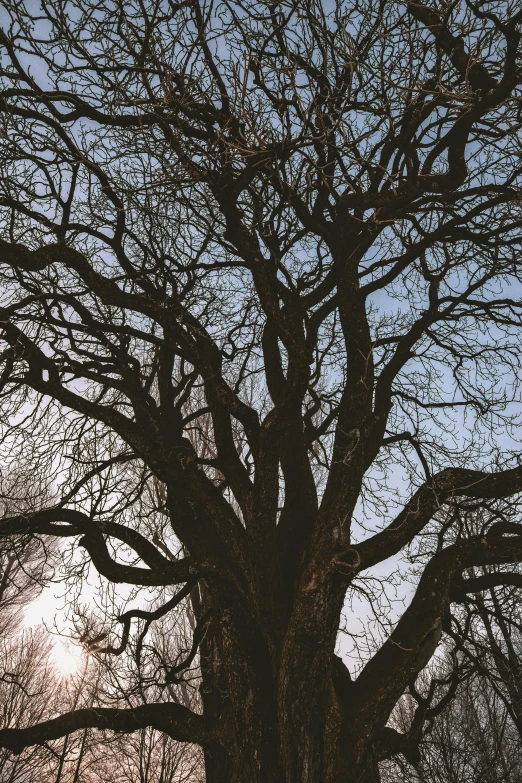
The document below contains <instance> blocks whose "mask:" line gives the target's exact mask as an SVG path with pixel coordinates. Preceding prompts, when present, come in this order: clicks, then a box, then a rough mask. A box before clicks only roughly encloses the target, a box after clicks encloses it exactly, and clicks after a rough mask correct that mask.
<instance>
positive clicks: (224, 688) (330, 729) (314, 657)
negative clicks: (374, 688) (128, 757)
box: [201, 580, 379, 783]
mask: <svg viewBox="0 0 522 783" xmlns="http://www.w3.org/2000/svg"><path fill="white" fill-rule="evenodd" d="M342 595H343V590H342V587H341V586H339V585H336V584H335V582H332V580H324V581H323V584H322V585H318V584H314V586H313V589H312V590H309V591H308V593H307V592H306V591H305V593H304V595H303V597H302V600H301V601H299V602H298V604H297V605H298V607H299V608H298V611H297V612H294V613H293V614H292V617H291V618H284V617H279V618H277V619H278V622H275V623H274V622H273V618H272V619H271V620H270V621H269V623H268V628H267V627H264V625H263V622H262V620H260V619H259V617H255V618H254V617H252V616H251V614H249V612H247V610H246V607H245V605H241V604H240V603H238V604H237V605H236V606H235V607H234V606H232V607H231V606H227V608H224V609H223V610H222V611H221V613H220V619H219V622H218V623H214V624H213V625H212V627H211V628H210V630H209V633H208V635H207V637H206V639H205V643H204V646H203V648H202V651H201V652H202V677H203V682H202V687H201V690H202V696H203V703H204V709H205V712H208V713H210V714H212V716H213V717H217V718H218V720H221V721H223V727H224V729H225V727H226V735H227V737H229V738H230V739H228V740H227V745H226V749H223V750H221V749H218V748H209V749H207V751H206V754H205V769H206V775H207V783H218V781H219V783H375V782H376V781H378V780H379V776H378V762H377V747H378V739H377V734H378V732H377V731H376V730H375V729H373V732H372V733H366V735H365V734H364V732H363V734H361V732H360V731H358V727H357V719H356V711H355V702H354V703H353V705H354V710H351V696H352V692H353V690H354V684H353V683H352V681H351V679H350V675H349V672H348V670H347V669H346V667H345V666H344V664H343V662H342V661H341V660H340V659H339V658H337V657H336V656H335V655H334V654H333V651H334V648H335V641H336V631H337V627H338V618H339V612H340V608H341V605H342ZM283 624H284V632H283V633H282V634H281V637H280V638H279V639H277V638H274V636H273V628H274V626H275V627H282V626H283ZM327 648H328V651H327ZM326 651H327V652H326ZM325 653H326V654H325Z"/></svg>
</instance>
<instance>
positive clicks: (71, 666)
mask: <svg viewBox="0 0 522 783" xmlns="http://www.w3.org/2000/svg"><path fill="white" fill-rule="evenodd" d="M52 658H53V661H54V664H55V666H56V669H57V671H58V674H60V675H61V676H62V677H72V676H74V675H75V674H76V673H77V671H78V670H79V669H80V667H81V665H82V664H83V663H84V662H85V655H84V652H83V650H81V649H80V648H79V647H77V646H76V645H73V644H67V643H66V642H63V641H57V642H56V644H55V645H54V648H53V651H52Z"/></svg>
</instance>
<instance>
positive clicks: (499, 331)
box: [0, 0, 522, 783]
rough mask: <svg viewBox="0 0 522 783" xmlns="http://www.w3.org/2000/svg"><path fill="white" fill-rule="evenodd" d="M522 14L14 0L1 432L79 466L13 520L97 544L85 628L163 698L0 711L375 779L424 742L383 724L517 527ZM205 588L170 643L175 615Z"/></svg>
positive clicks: (390, 6)
mask: <svg viewBox="0 0 522 783" xmlns="http://www.w3.org/2000/svg"><path fill="white" fill-rule="evenodd" d="M521 22H522V11H520V8H519V5H518V3H516V2H514V1H513V2H512V1H511V0H502V1H501V2H495V3H492V2H491V3H490V2H478V1H477V2H475V1H474V0H456V1H455V2H447V1H446V0H427V1H426V2H417V0H415V2H414V0H410V1H408V2H389V1H387V0H334V2H331V3H330V2H328V3H327V2H320V1H319V0H305V2H296V3H293V2H287V1H286V0H283V1H282V2H277V3H275V2H251V1H250V0H246V2H241V3H235V2H230V0H223V2H220V1H219V0H216V2H215V3H212V2H208V3H207V2H200V1H199V0H186V1H183V2H172V0H139V1H138V0H136V2H134V1H131V2H125V3H123V2H122V1H121V0H110V1H109V0H70V2H69V1H67V0H45V1H44V0H40V2H35V3H32V2H31V3H24V2H19V0H3V2H2V24H3V28H2V32H1V34H0V45H1V47H2V62H1V70H0V73H1V78H2V92H1V101H0V112H1V122H2V129H1V132H2V145H1V153H0V155H1V157H0V165H1V181H0V207H1V214H2V239H1V240H0V262H1V270H2V281H3V293H2V310H1V315H0V320H1V326H2V332H3V340H4V352H3V361H4V368H3V371H2V375H1V383H2V403H3V407H2V411H3V413H2V416H3V423H4V433H5V434H4V436H3V441H2V443H3V446H4V451H5V453H7V452H8V451H9V453H10V454H15V455H16V458H17V460H18V461H19V462H21V463H23V461H24V459H25V460H27V464H30V465H31V466H32V468H31V469H32V470H34V471H35V472H36V474H37V475H53V479H54V486H53V497H55V499H54V500H53V502H52V503H51V504H49V505H47V506H42V507H41V508H39V509H37V510H34V512H32V513H30V514H28V513H22V514H14V515H10V516H8V517H5V518H4V519H3V521H2V523H1V525H0V532H1V535H2V536H3V537H5V538H6V539H7V540H9V541H10V542H11V544H10V545H11V546H13V547H14V546H16V541H17V539H18V538H19V537H20V536H34V537H38V536H42V535H45V536H54V537H57V538H58V539H60V540H61V541H63V544H62V547H63V558H64V560H63V567H64V568H66V570H67V572H68V574H69V590H70V592H69V593H68V597H69V598H70V600H71V603H74V602H75V601H76V600H80V599H81V586H82V584H83V582H84V580H87V579H88V578H90V577H92V574H93V572H94V571H97V572H98V573H99V575H100V580H101V581H100V586H101V591H102V592H101V593H100V595H103V596H105V598H104V599H103V600H100V612H101V615H100V616H101V617H102V621H100V627H99V628H98V629H95V628H94V626H95V625H96V623H94V624H93V629H92V630H93V632H94V631H95V630H96V632H95V633H94V635H93V634H91V633H90V631H89V634H88V636H87V637H85V642H86V643H87V644H88V645H89V646H90V647H91V649H93V645H94V646H96V645H102V647H101V649H99V654H100V655H102V654H105V655H107V656H111V655H112V657H113V659H114V660H116V661H117V660H118V659H120V660H122V661H126V660H129V661H130V660H131V658H132V659H133V660H134V673H135V675H136V677H137V681H138V685H139V689H140V690H139V694H140V700H139V701H138V696H137V695H136V700H135V701H131V702H130V703H128V705H127V707H126V708H125V709H123V708H122V706H121V704H119V705H118V706H104V699H101V701H100V703H99V705H97V706H96V707H80V708H78V709H75V710H72V711H69V712H66V713H64V714H61V715H58V716H57V717H54V718H52V719H50V720H45V721H44V722H42V723H36V724H35V725H33V726H25V727H23V728H9V727H6V728H3V729H2V730H0V745H2V746H3V747H6V748H10V749H12V750H13V751H15V752H20V751H21V750H23V749H24V748H25V747H28V746H31V745H34V744H35V743H42V742H45V741H53V740H56V739H58V738H60V737H63V736H66V735H69V734H70V733H71V732H75V731H84V730H91V729H99V730H113V731H116V732H132V731H135V730H137V729H148V730H154V731H159V732H162V733H164V734H165V735H166V736H168V737H170V738H171V739H173V740H176V741H181V742H188V743H194V744H197V745H200V746H201V747H202V748H203V751H204V754H205V766H206V779H207V781H208V783H217V781H219V783H223V782H224V781H230V782H231V783H232V782H234V783H238V781H241V782H242V783H261V782H262V781H266V782H267V783H268V781H270V783H273V781H285V783H326V782H328V783H340V781H343V783H355V782H356V781H365V782H366V783H368V782H370V781H375V780H377V779H378V775H379V772H378V764H379V761H380V760H382V759H383V758H388V757H390V756H392V755H397V754H400V753H403V754H411V745H412V741H414V740H415V736H413V735H410V733H408V732H407V733H406V734H401V733H400V732H397V731H393V729H391V728H390V727H387V726H386V724H387V721H388V718H389V716H390V714H391V712H392V710H393V708H394V706H395V705H396V703H397V701H398V700H399V699H400V698H401V696H402V694H403V693H404V692H405V690H406V689H407V687H408V686H409V685H411V683H412V682H414V681H415V678H416V676H417V674H418V673H419V672H420V671H421V670H422V669H423V668H424V667H425V665H426V663H427V662H428V661H429V660H430V658H431V656H432V655H433V653H434V651H435V649H436V647H437V644H438V642H439V639H440V636H441V632H442V626H443V623H444V622H446V621H447V618H448V612H449V611H450V607H451V603H452V600H453V599H454V596H455V591H456V590H457V588H458V589H459V590H461V591H462V590H463V591H464V592H466V589H467V587H466V579H468V578H472V577H470V571H469V569H472V568H478V567H482V566H495V565H502V566H505V570H506V569H507V572H509V565H510V564H515V563H517V562H518V561H519V560H520V558H521V556H522V527H521V526H520V525H519V524H518V522H517V517H516V515H515V511H516V505H515V503H516V499H517V497H518V493H520V492H521V491H522V467H521V466H520V465H519V462H518V459H517V457H518V452H517V445H516V443H515V442H514V441H510V436H511V435H512V432H513V431H512V426H513V424H516V412H517V409H516V403H517V400H518V399H519V393H520V385H519V380H520V362H519V355H520V353H519V345H520V326H521V305H520V299H519V296H518V292H519V290H520V283H521V270H520V262H519V258H520V239H519V236H520V226H521V222H522V216H521V189H520V185H521V167H522V163H521V156H520V151H521V148H520V124H521V114H520V106H521V103H520V98H521V91H520V85H521V82H522V71H521V61H520V54H521V51H520V50H521V45H520V37H521V30H520V23H521ZM508 500H509V503H510V504H511V505H510V509H511V511H512V512H513V514H511V515H508V516H498V515H497V516H495V515H490V516H488V518H487V520H486V525H485V527H484V529H483V530H481V531H480V533H479V534H477V533H476V532H474V531H473V530H470V529H467V528H466V526H465V525H463V524H461V521H460V516H459V509H460V508H461V507H462V506H463V505H464V506H466V504H469V503H475V504H476V506H477V507H480V506H481V505H484V504H487V503H493V501H496V502H498V503H499V504H502V503H503V502H507V501H508ZM434 539H435V540H436V541H437V542H438V543H437V546H435V547H433V546H432V541H433V540H434ZM425 542H428V543H427V545H426V546H425ZM408 547H411V549H412V553H413V556H415V557H416V558H417V560H416V562H417V564H420V563H422V564H423V568H422V571H421V573H418V576H417V578H416V583H415V585H414V592H413V597H412V598H411V601H410V603H409V606H408V607H407V608H406V609H405V610H404V612H403V613H402V616H401V618H400V619H399V621H398V622H397V623H396V625H395V627H394V629H393V630H392V631H391V629H390V631H391V632H390V633H389V635H388V638H386V639H383V641H382V644H381V645H380V646H379V648H378V649H376V650H375V651H373V654H372V655H371V656H369V657H368V658H367V659H366V660H364V661H361V662H360V666H359V668H358V676H357V678H356V679H354V678H352V677H351V675H350V673H349V671H348V669H347V668H346V667H345V666H344V664H343V662H342V661H341V659H340V658H338V657H336V656H335V655H334V651H335V645H336V637H337V631H338V627H339V621H340V617H341V613H342V610H343V605H344V602H345V598H346V597H347V596H348V597H350V596H352V595H353V594H354V593H357V591H359V590H361V589H363V588H364V583H365V580H367V579H368V578H369V576H371V575H372V573H373V574H374V575H376V576H377V577H378V576H379V573H382V572H381V571H380V570H379V568H380V566H381V564H382V563H383V562H384V561H387V560H388V559H389V558H393V557H396V556H398V555H399V553H403V552H404V551H405V550H406V549H407V548H408ZM372 569H373V571H372ZM515 570H516V569H515ZM502 578H503V579H505V577H502ZM493 581H494V580H493ZM111 585H112V586H111ZM122 585H126V586H127V588H125V589H128V591H130V593H129V592H127V595H125V589H124V588H123V587H122ZM176 586H178V587H176ZM489 586H491V584H490V585H489ZM468 587H469V585H468ZM75 590H76V593H75ZM189 595H190V597H191V601H192V611H193V615H194V623H193V626H194V627H193V634H192V639H191V640H190V643H189V644H187V645H186V646H185V648H184V649H179V651H178V653H176V654H175V655H174V657H171V655H172V653H171V652H169V655H168V657H165V656H164V655H162V650H161V645H160V644H159V640H158V639H157V638H156V639H154V636H153V633H152V631H151V627H153V625H154V623H155V622H157V621H158V620H161V618H162V617H165V616H166V615H167V614H168V613H169V612H170V611H173V610H174V609H175V608H176V607H179V606H181V605H182V602H186V601H187V598H188V596H189ZM131 601H138V602H139V601H141V604H139V606H140V607H144V606H147V607H148V608H146V609H145V608H135V606H134V605H133V604H132V603H131ZM125 602H126V603H127V607H128V608H125V611H121V608H120V607H121V604H122V603H125ZM347 605H349V604H347ZM95 614H96V613H95ZM107 619H111V620H112V628H111V633H110V635H109V637H108V639H107V637H106V636H105V634H106V633H107V629H106V627H105V623H106V621H107ZM348 619H349V618H348ZM117 628H120V633H121V635H120V637H117V635H115V629H117ZM101 636H103V642H102V641H101V638H100V639H97V637H101ZM102 649H103V650H104V653H102ZM198 655H199V658H198ZM122 656H123V657H122ZM126 656H128V657H126ZM198 661H199V665H200V674H201V709H200V710H198V708H191V707H189V706H186V704H185V703H183V699H182V698H181V697H180V696H179V692H180V691H181V690H182V682H184V687H188V685H187V681H188V682H189V683H190V678H191V677H192V676H196V675H195V674H194V673H193V670H194V668H195V667H196V666H197V665H198ZM191 672H192V673H191ZM198 675H199V673H198ZM170 686H172V687H170ZM148 693H150V694H154V697H153V699H154V700H151V699H150V698H149V697H148ZM172 693H174V694H175V698H174V697H173V696H172ZM108 695H109V696H110V693H109V694H108ZM106 696H107V694H105V695H104V698H105V697H106Z"/></svg>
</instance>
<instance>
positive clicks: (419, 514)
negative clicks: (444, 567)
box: [354, 466, 522, 571]
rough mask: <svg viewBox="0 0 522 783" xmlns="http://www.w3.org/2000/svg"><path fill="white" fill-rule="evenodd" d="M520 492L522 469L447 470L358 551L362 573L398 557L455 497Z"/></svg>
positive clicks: (361, 545)
mask: <svg viewBox="0 0 522 783" xmlns="http://www.w3.org/2000/svg"><path fill="white" fill-rule="evenodd" d="M517 492H522V466H520V467H517V468H511V469H509V470H503V471H499V472H498V473H486V472H483V471H479V470H467V469H466V468H447V469H446V470H443V471H441V472H440V473H437V474H436V475H435V476H433V478H432V481H431V483H429V484H428V483H426V484H424V485H423V486H422V487H420V489H418V490H417V492H416V493H415V494H414V495H413V497H412V498H411V500H410V501H409V502H408V503H407V504H406V506H405V507H404V509H403V510H402V511H401V512H400V514H399V515H398V516H397V517H396V518H395V519H394V521H393V522H392V523H391V524H390V525H388V527H386V528H385V529H384V530H382V531H381V532H380V533H376V534H375V535H374V536H372V537H371V538H368V539H366V541H362V542H361V543H360V544H357V545H356V546H355V547H354V548H355V549H356V550H357V552H358V553H359V555H360V558H361V560H360V566H359V567H358V570H359V571H362V570H364V569H366V568H370V567H371V566H372V565H375V564H376V563H380V562H382V561H383V560H386V559H387V558H388V557H391V556H392V555H395V554H397V552H399V551H400V550H401V549H402V547H404V546H406V545H407V544H408V543H409V542H410V541H412V540H413V538H414V537H415V536H416V535H417V534H418V533H420V531H421V530H422V529H423V528H424V526H425V525H427V523H428V522H429V521H430V519H431V518H432V516H433V514H434V513H435V512H436V511H437V509H438V508H439V507H440V506H441V505H442V504H443V503H446V502H448V501H449V500H450V499H451V498H452V497H459V496H460V497H468V498H503V497H509V496H510V495H513V494H515V493H517Z"/></svg>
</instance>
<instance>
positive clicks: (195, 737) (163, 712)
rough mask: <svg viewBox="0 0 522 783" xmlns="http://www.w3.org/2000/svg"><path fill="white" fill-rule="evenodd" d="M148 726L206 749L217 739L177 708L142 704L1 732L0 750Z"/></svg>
mask: <svg viewBox="0 0 522 783" xmlns="http://www.w3.org/2000/svg"><path fill="white" fill-rule="evenodd" d="M148 726H150V727H152V728H154V729H156V730H157V731H161V732H163V733H164V734H167V735H168V736H169V737H171V738H172V739H174V740H178V741H179V742H194V743H198V744H200V745H205V744H207V743H210V742H215V741H216V740H217V739H218V730H217V727H216V725H215V724H214V723H213V722H212V721H210V720H208V719H207V718H204V717H202V716H201V715H197V714H196V713H194V712H191V710H189V709H187V708H186V707H182V706H181V705H180V704H168V703H156V704H143V705H140V706H139V707H135V708H134V709H126V710H125V709H111V708H108V707H97V708H91V709H81V710H73V711H72V712H66V713H64V714H63V715H60V716H59V717H57V718H54V719H52V720H48V721H45V722H44V723H39V724H36V725H35V726H30V727H28V728H24V729H9V728H5V729H0V747H3V748H7V749H8V750H11V751H12V752H13V753H21V752H22V751H23V750H24V748H27V747H29V746H31V745H41V744H43V743H45V742H49V741H50V740H55V739H59V738H60V737H65V736H67V735H69V734H72V733H73V732H75V731H79V730H81V729H104V730H107V729H108V730H111V731H116V732H133V731H139V730H140V729H144V728H147V727H148Z"/></svg>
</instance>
